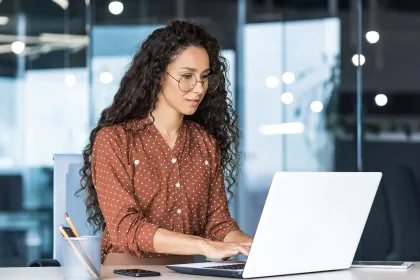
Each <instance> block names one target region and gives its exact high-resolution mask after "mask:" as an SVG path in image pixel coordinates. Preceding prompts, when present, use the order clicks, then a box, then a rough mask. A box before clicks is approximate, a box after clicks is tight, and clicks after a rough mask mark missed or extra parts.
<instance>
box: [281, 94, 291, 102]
mask: <svg viewBox="0 0 420 280" xmlns="http://www.w3.org/2000/svg"><path fill="white" fill-rule="evenodd" d="M281 102H283V103H284V104H291V103H292V102H293V94H292V93H291V92H284V93H283V94H282V95H281Z"/></svg>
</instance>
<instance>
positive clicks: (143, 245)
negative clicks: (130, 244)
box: [137, 223, 160, 253]
mask: <svg viewBox="0 0 420 280" xmlns="http://www.w3.org/2000/svg"><path fill="white" fill-rule="evenodd" d="M159 227H160V226H158V225H155V224H151V223H144V224H143V225H142V226H141V230H140V234H139V236H138V239H137V244H138V248H139V249H140V250H141V251H143V252H149V253H155V252H156V251H155V247H154V245H153V239H154V237H155V233H156V231H157V229H158V228H159Z"/></svg>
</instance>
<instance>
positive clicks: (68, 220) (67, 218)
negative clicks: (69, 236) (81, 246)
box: [64, 213, 80, 237]
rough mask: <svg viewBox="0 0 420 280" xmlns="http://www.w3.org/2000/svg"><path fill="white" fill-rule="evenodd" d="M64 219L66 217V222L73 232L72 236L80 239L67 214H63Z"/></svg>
mask: <svg viewBox="0 0 420 280" xmlns="http://www.w3.org/2000/svg"><path fill="white" fill-rule="evenodd" d="M64 217H66V221H67V223H68V224H69V226H70V228H71V230H72V231H73V233H74V235H75V236H76V237H80V235H79V233H78V232H77V230H76V227H75V226H74V224H73V221H72V220H71V219H70V217H69V215H68V214H67V213H64Z"/></svg>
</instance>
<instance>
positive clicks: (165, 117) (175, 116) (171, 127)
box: [150, 107, 184, 136]
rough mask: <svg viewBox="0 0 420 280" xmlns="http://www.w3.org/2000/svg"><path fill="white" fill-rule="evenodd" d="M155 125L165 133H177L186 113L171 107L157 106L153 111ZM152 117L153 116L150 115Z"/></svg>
mask: <svg viewBox="0 0 420 280" xmlns="http://www.w3.org/2000/svg"><path fill="white" fill-rule="evenodd" d="M152 115H153V118H154V125H155V126H156V128H157V129H158V130H159V132H160V133H162V134H164V135H169V136H171V135H177V134H178V131H179V129H180V127H181V125H182V122H183V120H184V115H183V114H181V113H179V112H177V111H175V110H173V109H171V108H162V107H156V109H155V110H153V112H152ZM150 118H151V117H150Z"/></svg>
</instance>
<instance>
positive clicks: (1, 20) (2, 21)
mask: <svg viewBox="0 0 420 280" xmlns="http://www.w3.org/2000/svg"><path fill="white" fill-rule="evenodd" d="M8 22H9V18H8V17H3V16H1V17H0V25H6V24H7V23H8Z"/></svg>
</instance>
